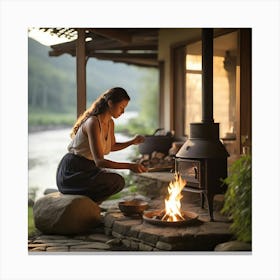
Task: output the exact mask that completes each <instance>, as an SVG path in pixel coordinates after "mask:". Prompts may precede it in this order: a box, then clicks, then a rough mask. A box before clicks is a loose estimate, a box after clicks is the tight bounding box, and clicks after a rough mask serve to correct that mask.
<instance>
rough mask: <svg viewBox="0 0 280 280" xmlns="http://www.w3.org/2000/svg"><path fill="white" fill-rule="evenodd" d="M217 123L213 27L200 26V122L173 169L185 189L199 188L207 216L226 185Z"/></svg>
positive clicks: (193, 125)
mask: <svg viewBox="0 0 280 280" xmlns="http://www.w3.org/2000/svg"><path fill="white" fill-rule="evenodd" d="M219 134H220V131H219V123H214V119H213V29H212V28H203V29H202V122H201V123H191V124H190V136H189V139H188V140H187V141H186V142H185V143H184V145H183V146H182V147H181V149H180V150H179V151H178V153H177V154H176V156H175V170H176V171H177V172H179V173H180V175H181V176H182V178H183V179H185V180H186V181H187V184H186V186H185V188H184V191H190V192H198V193H200V195H201V206H202V207H204V200H205V198H206V200H207V202H208V211H209V216H210V220H211V221H214V217H213V199H214V196H215V195H216V194H223V193H225V191H226V188H227V186H226V185H225V184H224V183H223V182H222V179H224V178H226V177H227V157H228V156H229V154H228V152H227V151H226V149H225V147H224V145H223V144H222V143H221V141H220V138H219Z"/></svg>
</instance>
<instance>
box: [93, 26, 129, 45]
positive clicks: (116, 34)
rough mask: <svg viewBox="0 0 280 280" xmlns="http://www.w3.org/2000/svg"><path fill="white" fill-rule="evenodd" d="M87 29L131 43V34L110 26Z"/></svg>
mask: <svg viewBox="0 0 280 280" xmlns="http://www.w3.org/2000/svg"><path fill="white" fill-rule="evenodd" d="M89 31H91V32H93V33H96V34H99V35H101V36H104V37H106V38H109V39H115V40H117V41H120V42H122V43H125V44H127V43H131V41H132V40H131V36H130V35H129V34H127V33H125V32H124V31H121V32H119V31H117V30H114V29H112V28H90V29H89Z"/></svg>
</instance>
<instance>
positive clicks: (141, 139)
mask: <svg viewBox="0 0 280 280" xmlns="http://www.w3.org/2000/svg"><path fill="white" fill-rule="evenodd" d="M144 141H145V137H144V136H142V135H135V137H134V138H133V139H132V144H134V145H137V144H140V143H143V142H144Z"/></svg>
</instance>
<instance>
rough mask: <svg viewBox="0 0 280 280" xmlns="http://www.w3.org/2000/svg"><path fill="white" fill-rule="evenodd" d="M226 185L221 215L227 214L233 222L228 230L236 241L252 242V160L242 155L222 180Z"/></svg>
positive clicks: (249, 156)
mask: <svg viewBox="0 0 280 280" xmlns="http://www.w3.org/2000/svg"><path fill="white" fill-rule="evenodd" d="M223 181H224V183H226V184H227V185H228V189H227V191H226V193H225V203H224V206H223V208H222V211H221V212H222V213H223V214H228V215H229V216H230V218H232V220H233V222H232V224H231V227H230V229H231V230H232V232H233V233H234V234H235V235H236V237H237V239H238V240H240V241H244V242H251V240H252V158H251V155H242V156H241V157H240V158H239V159H238V160H236V161H235V162H234V163H233V164H232V165H231V166H230V169H229V176H228V177H227V178H226V179H224V180H223Z"/></svg>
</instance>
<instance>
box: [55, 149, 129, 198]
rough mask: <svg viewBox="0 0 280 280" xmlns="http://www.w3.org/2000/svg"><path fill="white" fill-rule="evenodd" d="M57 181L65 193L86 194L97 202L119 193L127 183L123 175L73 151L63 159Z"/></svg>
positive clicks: (58, 169) (59, 187)
mask: <svg viewBox="0 0 280 280" xmlns="http://www.w3.org/2000/svg"><path fill="white" fill-rule="evenodd" d="M56 183H57V187H58V189H59V191H60V192H61V193H63V194H78V195H86V196H88V197H90V198H91V199H92V200H93V201H95V202H97V203H101V202H102V201H104V200H106V199H107V198H108V197H109V196H111V195H113V194H115V193H118V192H119V191H121V190H122V189H123V187H124V185H125V181H124V179H123V177H122V176H121V175H119V174H117V173H113V172H111V171H107V170H106V169H100V168H98V167H96V165H95V163H94V161H93V160H89V159H87V158H85V157H82V156H78V155H74V154H72V153H67V154H66V155H65V156H64V157H63V158H62V159H61V161H60V163H59V165H58V168H57V173H56Z"/></svg>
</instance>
